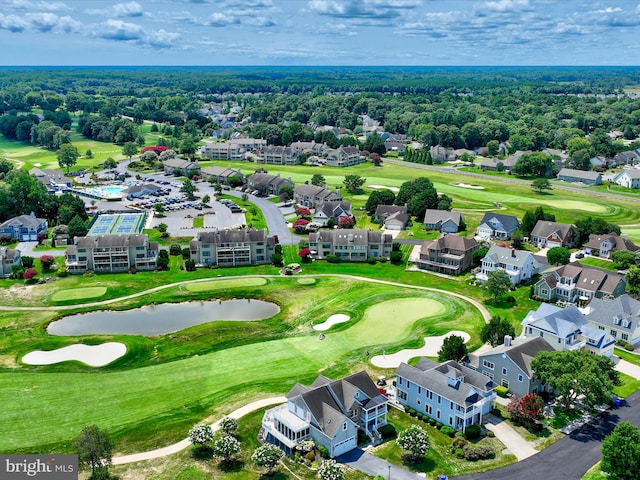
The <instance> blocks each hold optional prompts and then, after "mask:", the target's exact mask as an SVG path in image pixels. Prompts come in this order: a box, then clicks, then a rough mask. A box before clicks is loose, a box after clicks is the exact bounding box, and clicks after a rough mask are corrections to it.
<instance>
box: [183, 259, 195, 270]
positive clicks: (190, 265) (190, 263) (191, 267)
mask: <svg viewBox="0 0 640 480" xmlns="http://www.w3.org/2000/svg"><path fill="white" fill-rule="evenodd" d="M184 268H185V269H186V270H187V272H193V271H195V269H196V261H195V260H185V262H184Z"/></svg>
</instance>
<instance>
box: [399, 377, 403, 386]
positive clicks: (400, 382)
mask: <svg viewBox="0 0 640 480" xmlns="http://www.w3.org/2000/svg"><path fill="white" fill-rule="evenodd" d="M398 385H402V377H398Z"/></svg>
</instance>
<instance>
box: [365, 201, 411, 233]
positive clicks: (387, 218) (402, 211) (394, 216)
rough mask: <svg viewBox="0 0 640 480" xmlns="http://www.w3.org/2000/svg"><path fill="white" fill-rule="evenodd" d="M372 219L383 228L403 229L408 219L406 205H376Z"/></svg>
mask: <svg viewBox="0 0 640 480" xmlns="http://www.w3.org/2000/svg"><path fill="white" fill-rule="evenodd" d="M374 220H375V221H376V222H379V223H381V224H382V228H384V229H385V230H404V229H405V227H406V226H407V222H408V221H409V214H408V213H407V206H406V205H378V206H377V207H376V212H375V214H374Z"/></svg>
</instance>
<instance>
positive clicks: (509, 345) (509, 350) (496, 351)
mask: <svg viewBox="0 0 640 480" xmlns="http://www.w3.org/2000/svg"><path fill="white" fill-rule="evenodd" d="M552 351H554V349H553V347H552V346H551V345H549V343H547V342H546V341H545V340H544V339H542V338H540V337H519V338H514V339H512V338H511V337H510V336H509V335H505V337H504V344H503V345H498V346H497V347H494V348H492V349H491V350H486V351H484V352H482V353H478V354H474V353H471V354H469V360H468V364H467V366H469V367H471V368H473V369H474V370H477V371H479V372H480V373H482V374H484V375H486V376H487V377H489V378H490V379H491V380H493V382H494V383H495V384H496V385H502V386H503V387H506V388H508V389H509V391H510V392H511V393H512V394H514V395H517V396H519V397H523V396H524V395H527V394H528V393H538V392H541V391H543V390H544V385H543V384H542V383H541V382H540V381H539V380H536V378H535V374H534V372H533V370H532V369H531V360H533V358H534V357H535V356H536V355H537V354H538V353H539V352H552Z"/></svg>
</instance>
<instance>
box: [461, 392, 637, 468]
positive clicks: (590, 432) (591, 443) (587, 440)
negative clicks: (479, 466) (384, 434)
mask: <svg viewBox="0 0 640 480" xmlns="http://www.w3.org/2000/svg"><path fill="white" fill-rule="evenodd" d="M623 421H627V422H631V423H633V424H634V425H640V391H637V392H636V393H634V394H633V395H631V396H629V397H628V398H627V400H626V402H625V403H624V404H623V406H621V407H619V408H616V409H614V410H610V411H607V412H605V413H604V414H602V416H601V417H599V418H598V419H597V421H596V422H595V423H593V424H587V425H585V426H583V427H582V428H580V429H578V430H575V431H574V432H573V433H571V434H569V435H567V436H566V437H564V438H563V439H561V440H560V441H558V442H556V443H554V444H553V445H551V446H550V447H548V448H546V449H544V450H542V451H541V452H539V453H537V454H536V455H533V456H531V457H529V458H527V459H526V460H523V461H521V462H518V463H514V464H512V465H509V466H508V467H504V468H499V469H497V470H491V471H488V472H483V473H474V474H470V475H463V476H460V477H455V478H456V479H458V480H513V479H515V478H544V479H547V478H548V479H553V480H560V479H568V480H569V479H570V480H576V479H580V478H582V476H583V475H584V474H585V473H586V471H587V470H589V468H591V467H592V466H593V465H595V464H596V462H598V461H599V460H600V459H601V458H602V452H601V449H602V440H603V439H604V437H605V436H606V435H607V434H609V433H610V432H611V430H613V429H614V427H615V426H616V425H617V424H618V423H619V422H623ZM507 446H508V445H507Z"/></svg>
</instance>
